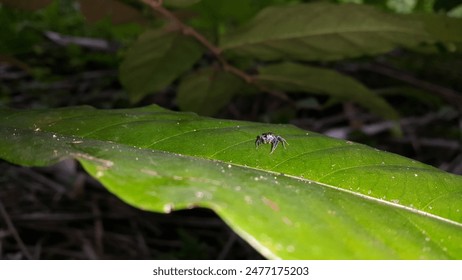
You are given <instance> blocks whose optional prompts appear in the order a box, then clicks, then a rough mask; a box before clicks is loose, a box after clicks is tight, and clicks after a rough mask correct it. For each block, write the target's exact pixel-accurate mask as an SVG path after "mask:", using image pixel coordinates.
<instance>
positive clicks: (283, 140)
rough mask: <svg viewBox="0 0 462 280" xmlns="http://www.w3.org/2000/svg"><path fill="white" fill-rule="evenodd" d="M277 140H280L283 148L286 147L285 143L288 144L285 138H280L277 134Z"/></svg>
mask: <svg viewBox="0 0 462 280" xmlns="http://www.w3.org/2000/svg"><path fill="white" fill-rule="evenodd" d="M278 140H279V141H281V142H282V146H283V147H284V149H285V148H286V144H287V145H289V143H287V141H286V139H284V138H282V137H281V136H278Z"/></svg>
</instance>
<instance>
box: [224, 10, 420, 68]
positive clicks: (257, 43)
mask: <svg viewBox="0 0 462 280" xmlns="http://www.w3.org/2000/svg"><path fill="white" fill-rule="evenodd" d="M428 36H429V35H428V33H427V32H426V31H425V29H424V27H423V24H421V23H420V22H419V21H418V20H414V19H412V18H407V17H404V16H401V15H394V14H390V13H386V12H381V11H380V10H378V9H375V8H373V7H368V6H365V5H355V4H344V5H335V4H330V3H324V2H320V3H311V4H298V5H286V6H273V7H269V8H266V9H264V10H262V11H261V12H260V13H259V14H258V15H257V16H256V17H255V18H254V19H253V20H252V21H250V22H249V23H248V24H246V25H244V26H242V27H241V28H238V29H237V30H235V32H233V33H232V34H229V35H227V36H225V37H224V38H223V40H222V44H221V47H222V48H223V49H224V50H227V51H231V50H232V51H234V52H237V53H239V54H244V55H250V56H253V57H257V58H260V59H263V60H277V59H296V60H336V59H344V58H349V57H357V56H362V55H375V54H379V53H384V52H387V51H390V50H392V49H393V48H395V47H397V46H415V45H417V44H418V43H421V42H422V41H424V40H427V39H428Z"/></svg>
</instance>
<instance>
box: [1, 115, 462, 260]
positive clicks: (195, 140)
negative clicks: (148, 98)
mask: <svg viewBox="0 0 462 280" xmlns="http://www.w3.org/2000/svg"><path fill="white" fill-rule="evenodd" d="M270 130H272V131H274V132H275V133H277V134H280V135H281V136H283V137H284V138H285V139H286V140H287V142H288V143H289V145H288V146H287V147H286V149H284V148H283V147H278V148H277V149H276V151H275V152H274V153H273V154H270V153H269V147H268V146H262V147H260V148H259V149H255V146H254V140H255V137H256V136H257V135H259V134H260V133H262V132H267V131H270ZM0 135H1V137H0V157H1V158H4V159H6V160H8V161H11V162H13V163H17V164H22V165H28V166H30V165H35V166H36V165H47V164H51V163H53V162H56V161H58V160H61V159H63V158H66V157H73V158H76V159H78V160H79V161H80V162H81V163H82V164H83V166H84V168H85V169H86V170H87V171H88V172H89V173H90V174H92V175H93V176H94V177H95V178H97V179H98V180H99V181H101V182H102V183H103V184H104V185H105V186H106V187H107V188H108V189H109V190H110V191H112V192H113V193H114V194H116V195H118V196H119V197H120V198H121V199H123V200H124V201H126V202H127V203H130V204H131V205H134V206H136V207H139V208H141V209H145V210H151V211H160V212H170V211H171V210H174V209H184V208H191V207H196V206H199V207H207V208H211V209H213V210H214V211H216V212H217V213H218V214H219V215H220V216H221V217H222V218H223V219H224V220H225V221H226V222H227V223H229V225H230V226H231V227H232V228H233V229H234V230H235V231H236V232H237V233H239V234H240V235H241V236H242V237H243V238H244V239H245V240H247V241H248V242H249V243H250V244H251V245H252V246H254V247H255V248H257V249H258V250H259V251H260V252H261V253H262V254H264V255H265V256H267V257H269V258H285V259H295V258H297V259H302V258H322V259H333V258H337V259H339V258H340V259H350V258H357V259H401V258H403V259H427V258H430V259H434V258H435V259H446V258H449V259H460V258H462V224H461V223H462V211H461V209H462V178H461V177H460V176H455V175H452V174H448V173H445V172H443V171H440V170H438V169H436V168H432V167H429V166H427V165H424V164H421V163H418V162H415V161H412V160H409V159H406V158H403V157H400V156H397V155H393V154H389V153H385V152H381V151H378V150H376V149H372V148H369V147H367V146H364V145H359V144H355V143H351V142H348V141H344V140H337V139H332V138H328V137H324V136H322V135H319V134H315V133H311V132H306V131H303V130H301V129H298V128H295V127H293V126H285V125H267V124H259V123H251V122H238V121H228V120H217V119H211V118H202V117H198V116H197V115H194V114H185V113H174V112H171V111H168V110H165V109H161V108H159V107H156V106H151V107H145V108H139V109H127V110H96V109H93V108H89V107H79V108H66V109H58V110H28V111H13V110H1V111H0Z"/></svg>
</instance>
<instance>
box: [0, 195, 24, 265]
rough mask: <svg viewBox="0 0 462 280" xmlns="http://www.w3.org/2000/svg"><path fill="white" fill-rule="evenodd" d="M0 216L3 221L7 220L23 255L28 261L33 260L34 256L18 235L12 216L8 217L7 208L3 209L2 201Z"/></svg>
mask: <svg viewBox="0 0 462 280" xmlns="http://www.w3.org/2000/svg"><path fill="white" fill-rule="evenodd" d="M0 214H1V215H2V217H3V219H4V220H5V223H6V225H7V227H8V229H9V230H10V232H11V233H12V234H13V237H14V239H15V240H16V242H17V243H18V246H19V248H20V249H21V251H22V253H23V254H24V255H25V256H26V258H27V259H29V260H32V255H31V254H30V253H29V250H27V247H26V245H25V244H24V242H22V239H21V237H20V236H19V234H18V231H17V230H16V228H15V227H14V224H13V222H12V221H11V219H10V216H9V215H8V212H6V209H5V207H3V203H2V202H1V201H0Z"/></svg>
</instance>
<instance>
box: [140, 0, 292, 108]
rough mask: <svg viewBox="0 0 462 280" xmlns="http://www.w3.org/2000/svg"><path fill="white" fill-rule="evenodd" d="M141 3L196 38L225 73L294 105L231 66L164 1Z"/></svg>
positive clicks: (143, 0) (276, 92)
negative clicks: (164, 3) (171, 10)
mask: <svg viewBox="0 0 462 280" xmlns="http://www.w3.org/2000/svg"><path fill="white" fill-rule="evenodd" d="M141 1H142V2H143V3H145V4H146V5H148V6H150V7H151V8H152V9H153V10H154V11H156V12H157V13H159V14H161V15H162V16H163V17H164V18H166V19H168V20H169V21H171V22H172V23H173V24H175V25H176V26H177V27H178V29H179V30H180V31H181V32H182V33H183V34H184V35H187V36H191V37H193V38H195V39H196V40H197V41H198V42H199V43H201V44H202V45H203V46H204V47H205V48H206V49H207V50H208V51H209V52H210V53H212V54H213V56H215V58H216V59H217V60H218V61H219V62H220V64H221V66H222V68H223V70H224V71H226V72H229V73H232V74H234V75H236V76H238V77H239V78H241V79H242V80H244V81H245V82H246V83H248V84H252V85H254V86H255V87H257V88H258V89H259V90H261V91H264V92H267V93H269V94H271V95H273V96H275V97H278V98H280V99H282V100H285V101H287V102H289V103H293V102H292V101H291V100H290V98H289V97H288V96H287V95H286V94H285V93H283V92H279V91H274V90H271V89H268V88H267V87H266V86H264V85H262V84H259V83H257V82H256V80H255V78H254V77H253V76H251V75H249V74H247V73H245V72H244V71H242V70H241V69H239V68H236V67H234V66H233V65H231V64H229V63H228V62H227V61H226V60H225V59H224V58H223V56H222V55H221V53H222V50H221V49H220V48H219V47H217V46H215V45H214V44H212V43H211V42H210V41H209V40H207V38H205V37H204V36H203V35H202V34H201V33H199V32H197V31H196V30H195V29H194V28H192V27H190V26H188V25H186V24H184V23H183V22H182V21H181V20H180V19H178V18H177V17H176V16H175V15H174V14H173V13H171V12H170V11H169V10H168V9H165V8H164V7H163V6H162V0H141Z"/></svg>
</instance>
